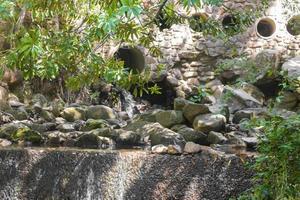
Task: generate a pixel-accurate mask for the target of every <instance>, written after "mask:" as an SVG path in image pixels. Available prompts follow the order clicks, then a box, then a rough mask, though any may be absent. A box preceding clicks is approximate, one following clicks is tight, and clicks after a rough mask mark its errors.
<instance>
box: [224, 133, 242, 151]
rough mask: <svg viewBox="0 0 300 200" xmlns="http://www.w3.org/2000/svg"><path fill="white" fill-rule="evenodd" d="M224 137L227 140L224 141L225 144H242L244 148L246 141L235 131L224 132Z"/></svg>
mask: <svg viewBox="0 0 300 200" xmlns="http://www.w3.org/2000/svg"><path fill="white" fill-rule="evenodd" d="M225 135H226V138H227V141H226V143H227V144H234V145H238V146H243V147H245V148H246V143H245V142H244V141H243V140H242V137H241V136H239V135H238V134H237V133H236V132H234V131H233V132H229V133H226V134H225Z"/></svg>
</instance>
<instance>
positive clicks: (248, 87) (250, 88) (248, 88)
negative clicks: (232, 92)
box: [241, 83, 265, 104]
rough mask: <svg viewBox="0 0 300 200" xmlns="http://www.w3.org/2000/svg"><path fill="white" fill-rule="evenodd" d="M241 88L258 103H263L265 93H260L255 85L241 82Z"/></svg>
mask: <svg viewBox="0 0 300 200" xmlns="http://www.w3.org/2000/svg"><path fill="white" fill-rule="evenodd" d="M241 89H243V90H244V91H245V92H247V93H248V94H249V95H251V96H252V97H254V98H255V99H256V100H258V101H259V102H260V104H264V103H265V95H264V93H262V92H261V91H260V90H259V89H258V88H257V87H256V86H254V85H252V84H250V83H243V84H242V86H241Z"/></svg>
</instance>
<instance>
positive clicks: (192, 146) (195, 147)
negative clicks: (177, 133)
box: [183, 142, 201, 153]
mask: <svg viewBox="0 0 300 200" xmlns="http://www.w3.org/2000/svg"><path fill="white" fill-rule="evenodd" d="M183 151H184V152H185V153H199V152H200V151H201V145H199V144H196V143H194V142H187V143H186V144H185V146H184V150H183Z"/></svg>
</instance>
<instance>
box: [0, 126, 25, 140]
mask: <svg viewBox="0 0 300 200" xmlns="http://www.w3.org/2000/svg"><path fill="white" fill-rule="evenodd" d="M19 129H28V127H27V126H25V125H23V124H20V123H9V124H4V125H3V126H1V127H0V138H5V139H12V136H13V135H14V134H15V133H16V132H17V131H18V130H19Z"/></svg>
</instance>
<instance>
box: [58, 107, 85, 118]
mask: <svg viewBox="0 0 300 200" xmlns="http://www.w3.org/2000/svg"><path fill="white" fill-rule="evenodd" d="M61 116H62V117H63V118H64V119H66V120H67V121H69V122H74V121H76V120H84V119H85V110H84V109H82V108H80V107H69V108H65V109H64V110H63V111H62V112H61Z"/></svg>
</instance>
